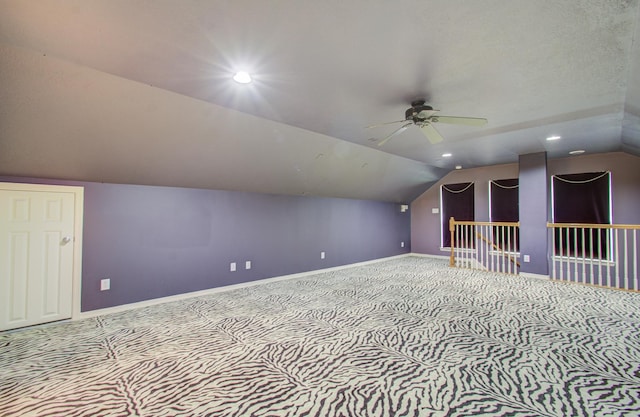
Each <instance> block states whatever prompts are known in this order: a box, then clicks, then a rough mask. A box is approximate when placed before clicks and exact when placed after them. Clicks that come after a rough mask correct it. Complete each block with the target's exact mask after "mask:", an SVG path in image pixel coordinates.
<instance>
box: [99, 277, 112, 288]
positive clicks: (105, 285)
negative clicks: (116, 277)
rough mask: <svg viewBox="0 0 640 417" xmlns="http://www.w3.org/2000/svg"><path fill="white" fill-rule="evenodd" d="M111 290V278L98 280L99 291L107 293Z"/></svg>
mask: <svg viewBox="0 0 640 417" xmlns="http://www.w3.org/2000/svg"><path fill="white" fill-rule="evenodd" d="M110 289H111V278H104V279H101V280H100V291H107V290H110Z"/></svg>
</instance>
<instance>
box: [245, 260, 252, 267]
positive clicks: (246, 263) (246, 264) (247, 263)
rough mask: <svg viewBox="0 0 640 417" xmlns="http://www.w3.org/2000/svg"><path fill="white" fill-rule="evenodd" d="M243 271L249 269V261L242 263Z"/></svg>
mask: <svg viewBox="0 0 640 417" xmlns="http://www.w3.org/2000/svg"><path fill="white" fill-rule="evenodd" d="M244 269H251V261H247V262H245V263H244Z"/></svg>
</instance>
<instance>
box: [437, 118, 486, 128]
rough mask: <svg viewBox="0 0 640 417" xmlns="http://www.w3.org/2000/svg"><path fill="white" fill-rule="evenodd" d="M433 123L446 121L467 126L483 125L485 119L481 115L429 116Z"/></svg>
mask: <svg viewBox="0 0 640 417" xmlns="http://www.w3.org/2000/svg"><path fill="white" fill-rule="evenodd" d="M431 121H432V122H434V123H448V124H452V125H467V126H484V125H486V124H487V119H483V118H481V117H458V116H434V117H432V118H431Z"/></svg>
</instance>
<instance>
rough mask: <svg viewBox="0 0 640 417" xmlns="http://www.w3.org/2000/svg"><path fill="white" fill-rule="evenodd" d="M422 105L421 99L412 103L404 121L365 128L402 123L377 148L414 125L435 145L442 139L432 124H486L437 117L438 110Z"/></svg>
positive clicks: (473, 119) (480, 120) (461, 118)
mask: <svg viewBox="0 0 640 417" xmlns="http://www.w3.org/2000/svg"><path fill="white" fill-rule="evenodd" d="M424 103H425V100H422V99H421V100H415V101H412V102H411V107H410V108H409V109H407V111H405V113H404V116H405V118H404V120H396V121H395V122H388V123H381V124H377V125H373V126H367V128H374V127H379V126H384V125H390V124H395V123H404V124H403V125H402V126H401V127H399V128H398V129H396V130H394V131H393V132H392V133H391V134H390V135H388V136H387V137H385V138H384V139H382V140H381V141H380V142H379V143H378V146H382V145H384V144H385V143H387V141H388V140H389V139H391V138H392V137H394V136H396V135H398V134H400V133H402V132H404V131H405V130H407V129H408V128H409V127H411V126H414V125H415V126H418V127H419V128H420V130H421V131H422V133H424V135H425V136H426V137H427V139H428V140H429V142H431V143H433V144H436V143H440V142H442V141H443V138H442V135H440V132H438V131H437V130H436V128H435V127H433V123H447V124H453V125H467V126H484V125H486V124H487V119H483V118H479V117H459V116H439V115H437V114H436V113H437V112H439V111H440V110H435V109H434V108H433V107H431V106H429V105H426V104H424Z"/></svg>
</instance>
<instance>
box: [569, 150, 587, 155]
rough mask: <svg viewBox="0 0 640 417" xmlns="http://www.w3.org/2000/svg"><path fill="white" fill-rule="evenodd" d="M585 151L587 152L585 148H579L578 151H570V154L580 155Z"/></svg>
mask: <svg viewBox="0 0 640 417" xmlns="http://www.w3.org/2000/svg"><path fill="white" fill-rule="evenodd" d="M583 153H585V150H584V149H578V150H576V151H571V152H569V155H580V154H583Z"/></svg>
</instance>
